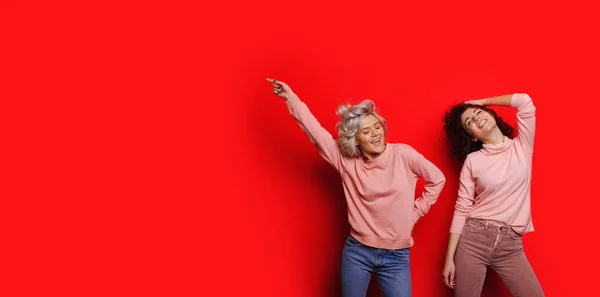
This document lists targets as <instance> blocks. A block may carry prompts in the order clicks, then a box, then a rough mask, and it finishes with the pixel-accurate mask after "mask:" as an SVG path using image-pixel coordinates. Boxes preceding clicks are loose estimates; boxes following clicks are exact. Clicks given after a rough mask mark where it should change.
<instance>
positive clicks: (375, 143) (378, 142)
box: [371, 138, 381, 145]
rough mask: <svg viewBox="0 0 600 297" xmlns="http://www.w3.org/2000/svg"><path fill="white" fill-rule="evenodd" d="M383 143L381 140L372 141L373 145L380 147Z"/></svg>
mask: <svg viewBox="0 0 600 297" xmlns="http://www.w3.org/2000/svg"><path fill="white" fill-rule="evenodd" d="M380 143H381V138H378V139H375V140H373V141H371V144H372V145H379V144H380Z"/></svg>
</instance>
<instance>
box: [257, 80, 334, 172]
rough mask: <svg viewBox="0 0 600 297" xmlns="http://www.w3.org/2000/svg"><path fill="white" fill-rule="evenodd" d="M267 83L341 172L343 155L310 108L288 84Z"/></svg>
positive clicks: (328, 159) (319, 148) (323, 154)
mask: <svg viewBox="0 0 600 297" xmlns="http://www.w3.org/2000/svg"><path fill="white" fill-rule="evenodd" d="M267 81H269V82H271V83H272V84H273V93H275V95H277V96H279V97H281V98H284V99H285V100H286V101H285V104H286V106H287V107H288V110H289V112H290V114H291V115H292V117H293V118H294V119H295V120H296V122H297V123H298V124H299V125H300V127H301V128H302V130H303V131H304V133H305V134H306V135H307V136H308V138H309V139H310V141H311V142H312V143H313V144H314V145H315V147H316V148H317V150H318V151H319V154H320V155H321V156H322V157H323V158H324V159H325V160H326V161H327V162H329V163H330V164H331V165H333V166H334V167H335V168H336V169H337V170H338V171H339V170H340V159H341V158H342V154H341V152H340V149H339V147H338V145H337V143H336V141H335V140H334V139H333V137H332V136H331V134H330V133H329V132H328V131H327V130H326V129H325V128H323V127H322V126H321V124H320V123H319V121H318V120H317V119H316V118H315V117H314V116H313V114H312V113H311V112H310V110H309V109H308V106H307V105H306V104H305V103H304V102H302V101H301V100H300V98H299V97H298V96H297V95H296V94H295V93H294V92H293V91H292V89H291V88H290V87H289V86H288V85H287V84H286V83H284V82H282V81H276V80H274V79H270V78H267Z"/></svg>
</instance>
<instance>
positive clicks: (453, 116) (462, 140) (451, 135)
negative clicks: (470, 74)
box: [444, 103, 515, 162]
mask: <svg viewBox="0 0 600 297" xmlns="http://www.w3.org/2000/svg"><path fill="white" fill-rule="evenodd" d="M469 107H473V108H479V109H483V110H485V111H487V112H488V113H490V114H491V115H492V116H493V117H494V119H496V125H498V128H500V131H502V134H504V135H506V136H507V137H508V138H511V139H512V138H513V137H514V136H513V133H514V131H515V129H513V127H512V126H511V125H509V124H508V123H506V122H505V121H504V120H503V119H502V118H501V117H499V116H498V114H496V112H495V111H494V110H493V109H490V108H487V107H486V106H480V105H473V104H468V103H459V104H456V105H454V106H452V107H451V108H450V110H449V111H447V112H446V113H445V114H444V131H445V132H446V137H448V144H449V145H450V150H451V152H452V154H453V155H454V157H455V158H456V159H457V160H458V161H460V162H463V161H464V160H465V159H466V158H467V155H469V154H470V153H472V152H475V151H478V150H480V149H481V148H482V146H483V142H481V141H480V140H477V141H473V137H472V136H470V135H469V134H468V133H467V131H466V130H465V129H464V128H463V126H462V125H461V119H460V116H461V115H462V114H463V112H464V111H465V110H467V108H469Z"/></svg>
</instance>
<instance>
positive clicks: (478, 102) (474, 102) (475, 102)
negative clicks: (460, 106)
mask: <svg viewBox="0 0 600 297" xmlns="http://www.w3.org/2000/svg"><path fill="white" fill-rule="evenodd" d="M465 103H466V104H473V105H480V106H481V105H485V104H483V100H469V101H466V102H465Z"/></svg>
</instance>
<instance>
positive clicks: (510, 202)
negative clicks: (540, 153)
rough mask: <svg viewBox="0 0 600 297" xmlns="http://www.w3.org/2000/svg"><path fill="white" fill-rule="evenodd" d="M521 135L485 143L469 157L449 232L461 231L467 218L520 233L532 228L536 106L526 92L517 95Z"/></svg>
mask: <svg viewBox="0 0 600 297" xmlns="http://www.w3.org/2000/svg"><path fill="white" fill-rule="evenodd" d="M511 106H512V107H516V108H517V109H518V111H517V124H518V136H517V137H516V138H515V139H510V138H508V137H504V142H503V143H500V144H495V145H488V144H484V145H483V148H482V149H481V150H479V151H477V152H473V153H471V154H469V155H468V156H467V159H466V160H465V162H464V164H463V168H462V170H461V173H460V185H459V189H458V199H457V200H456V208H455V211H454V218H453V220H452V225H451V227H450V233H458V234H460V233H461V232H462V230H463V227H464V225H465V221H466V220H467V218H478V219H486V220H492V221H497V222H499V223H503V224H506V225H509V226H511V227H512V228H513V229H514V230H515V231H517V232H518V233H520V234H524V233H527V232H531V231H533V223H532V220H531V206H530V204H531V203H530V202H531V198H530V188H531V161H532V156H533V143H534V136H535V106H534V105H533V101H532V100H531V98H530V97H529V95H527V94H514V95H513V96H512V99H511Z"/></svg>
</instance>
